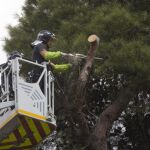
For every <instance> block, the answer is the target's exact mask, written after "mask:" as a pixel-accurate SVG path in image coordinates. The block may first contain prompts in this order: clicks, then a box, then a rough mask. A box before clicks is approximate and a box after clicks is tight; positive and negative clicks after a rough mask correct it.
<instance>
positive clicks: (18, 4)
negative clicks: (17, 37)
mask: <svg viewBox="0 0 150 150" xmlns="http://www.w3.org/2000/svg"><path fill="white" fill-rule="evenodd" d="M24 3H25V0H0V64H1V63H4V62H6V60H7V58H6V53H5V52H4V49H3V45H4V42H3V39H4V38H5V37H8V32H7V26H8V25H12V26H14V25H16V24H17V23H18V19H17V15H16V14H18V15H21V13H22V6H23V5H24Z"/></svg>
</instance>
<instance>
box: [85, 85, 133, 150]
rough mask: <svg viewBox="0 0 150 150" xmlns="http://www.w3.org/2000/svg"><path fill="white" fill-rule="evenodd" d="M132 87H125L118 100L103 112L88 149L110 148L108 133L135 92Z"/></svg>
mask: <svg viewBox="0 0 150 150" xmlns="http://www.w3.org/2000/svg"><path fill="white" fill-rule="evenodd" d="M133 91H134V90H132V89H131V88H128V87H126V88H123V89H121V91H120V94H119V96H118V98H117V100H116V101H115V102H114V103H113V104H112V105H110V106H109V107H108V108H107V109H106V110H104V111H103V112H102V114H101V115H100V117H99V120H98V122H97V124H96V127H95V129H94V131H93V133H92V135H91V136H90V139H89V146H88V147H87V150H108V147H107V135H108V132H109V130H110V128H111V127H112V124H113V122H114V121H115V120H116V119H117V118H118V117H119V116H120V114H121V112H122V111H123V110H124V109H125V108H126V107H127V105H128V103H129V101H130V100H131V99H132V98H133V96H134V94H135V92H133Z"/></svg>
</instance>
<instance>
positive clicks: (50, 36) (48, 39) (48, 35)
mask: <svg viewBox="0 0 150 150" xmlns="http://www.w3.org/2000/svg"><path fill="white" fill-rule="evenodd" d="M37 40H39V41H42V42H44V43H46V44H48V45H49V46H50V45H51V44H52V42H53V41H54V40H56V36H55V34H54V33H52V32H49V31H48V30H42V31H40V32H39V33H38V35H37Z"/></svg>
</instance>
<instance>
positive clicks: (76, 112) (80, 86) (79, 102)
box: [72, 36, 98, 144]
mask: <svg viewBox="0 0 150 150" xmlns="http://www.w3.org/2000/svg"><path fill="white" fill-rule="evenodd" d="M90 37H92V36H90ZM92 40H93V39H92ZM89 42H90V44H91V45H90V48H89V51H88V55H87V60H86V63H85V65H84V67H83V69H82V70H81V74H80V75H79V78H78V81H77V83H76V90H75V100H74V108H73V113H72V116H73V120H74V122H75V123H76V124H77V125H78V126H79V128H80V136H79V137H80V139H79V140H80V142H82V143H83V144H85V143H86V142H87V137H88V136H89V128H88V125H87V121H86V119H85V116H84V113H83V112H82V108H83V104H84V92H85V87H86V83H87V81H88V77H89V74H90V71H91V68H92V64H93V60H94V56H95V53H96V47H97V45H98V37H97V36H94V41H89Z"/></svg>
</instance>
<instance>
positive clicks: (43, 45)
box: [31, 30, 72, 72]
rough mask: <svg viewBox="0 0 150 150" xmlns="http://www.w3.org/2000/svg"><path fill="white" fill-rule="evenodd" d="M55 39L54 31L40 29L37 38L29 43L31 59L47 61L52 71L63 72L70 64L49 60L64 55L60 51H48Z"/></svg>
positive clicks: (41, 61)
mask: <svg viewBox="0 0 150 150" xmlns="http://www.w3.org/2000/svg"><path fill="white" fill-rule="evenodd" d="M55 41H56V36H55V34H54V33H52V32H49V31H48V30H42V31H40V32H39V33H38V35H37V39H36V40H35V41H34V42H33V43H31V47H32V49H33V54H32V59H33V61H36V62H38V63H40V64H41V63H43V62H45V61H47V62H49V64H50V66H51V68H52V70H53V71H56V72H64V71H66V70H68V69H69V68H71V66H72V65H71V64H69V63H68V64H54V63H52V62H51V60H54V59H57V58H60V57H61V56H63V55H65V53H62V52H60V51H55V52H54V51H53V52H52V51H49V48H50V47H51V46H52V44H53V43H54V42H55Z"/></svg>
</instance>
